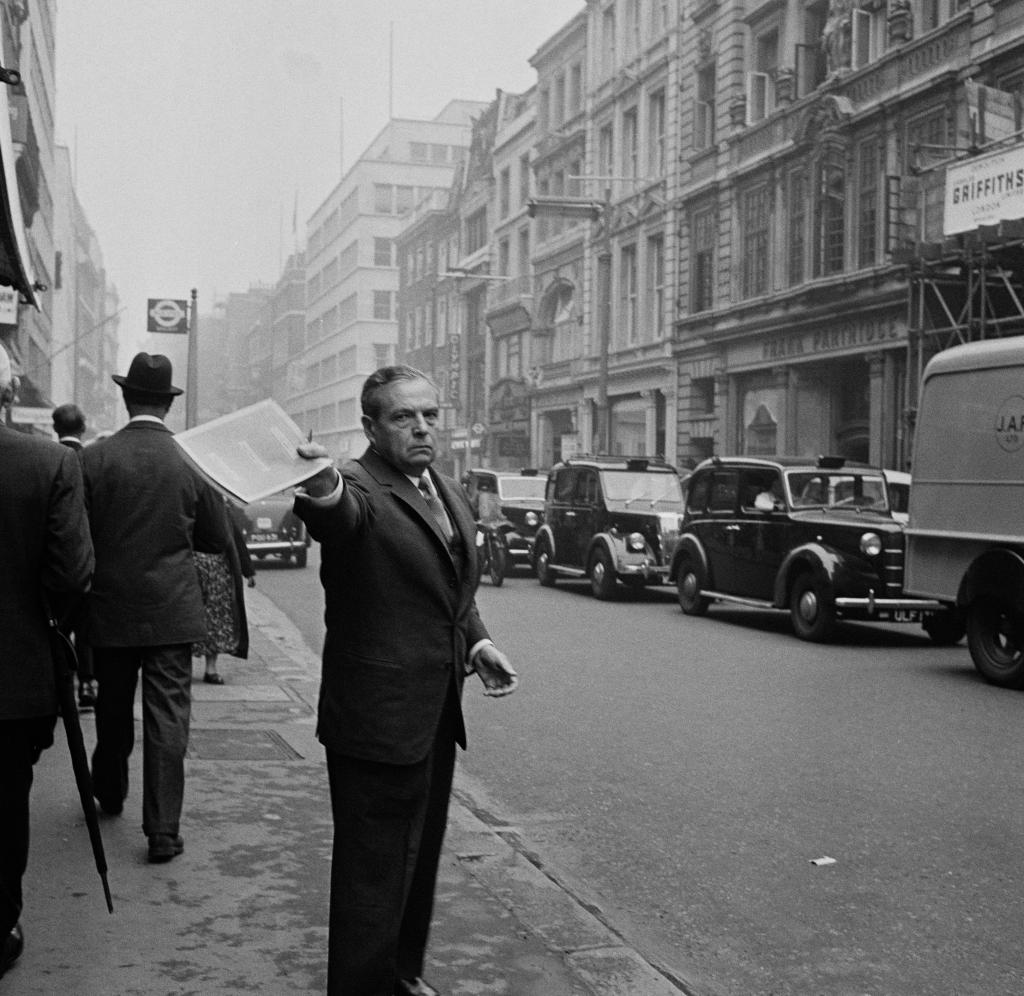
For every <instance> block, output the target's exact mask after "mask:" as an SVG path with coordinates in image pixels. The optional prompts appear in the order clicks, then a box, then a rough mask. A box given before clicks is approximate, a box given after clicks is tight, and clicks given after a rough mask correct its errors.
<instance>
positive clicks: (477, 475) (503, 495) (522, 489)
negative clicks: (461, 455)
mask: <svg viewBox="0 0 1024 996" xmlns="http://www.w3.org/2000/svg"><path fill="white" fill-rule="evenodd" d="M546 480H547V478H546V475H542V474H539V473H538V472H537V470H536V469H534V468H524V469H523V470H486V469H483V468H474V469H472V470H469V471H467V472H466V475H465V477H464V478H463V485H464V487H465V489H466V494H468V495H469V502H470V504H471V505H472V506H473V514H474V515H475V516H476V518H477V521H478V522H481V523H483V524H484V525H486V526H488V527H490V528H494V529H497V530H498V532H500V534H501V535H502V536H503V537H504V540H505V548H506V552H507V562H508V564H509V566H513V567H529V566H530V563H531V561H532V556H533V540H534V537H535V536H536V535H537V529H538V528H539V526H540V524H541V522H543V521H544V485H545V483H546Z"/></svg>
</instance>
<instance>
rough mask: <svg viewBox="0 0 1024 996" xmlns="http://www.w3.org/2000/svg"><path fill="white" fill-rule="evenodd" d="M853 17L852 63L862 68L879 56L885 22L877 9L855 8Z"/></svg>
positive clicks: (851, 25)
mask: <svg viewBox="0 0 1024 996" xmlns="http://www.w3.org/2000/svg"><path fill="white" fill-rule="evenodd" d="M851 17H852V20H851V22H850V28H851V52H850V64H851V66H852V67H853V68H854V69H860V68H861V67H862V66H866V65H867V64H868V63H869V62H874V61H875V59H877V58H878V55H879V52H880V51H881V48H882V44H881V39H882V37H883V31H884V29H885V22H884V21H883V19H882V18H881V17H880V16H879V15H878V13H877V12H876V11H869V10H854V11H852V13H851Z"/></svg>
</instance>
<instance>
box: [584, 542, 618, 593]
mask: <svg viewBox="0 0 1024 996" xmlns="http://www.w3.org/2000/svg"><path fill="white" fill-rule="evenodd" d="M589 573H590V590H591V591H592V592H593V593H594V597H595V598H600V599H601V600H602V601H605V602H606V601H608V599H609V598H614V597H615V589H616V583H617V581H616V577H615V568H614V567H613V566H612V561H611V558H610V557H609V556H608V554H607V553H606V552H605V551H604V550H598V551H597V553H595V554H594V555H593V557H591V558H590V571H589Z"/></svg>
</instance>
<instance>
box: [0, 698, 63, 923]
mask: <svg viewBox="0 0 1024 996" xmlns="http://www.w3.org/2000/svg"><path fill="white" fill-rule="evenodd" d="M56 721H57V717H56V716H38V717H33V718H31V719H3V720H0V745H2V746H0V939H2V938H5V937H6V936H7V935H8V934H9V933H10V932H11V928H12V927H13V926H14V925H15V924H16V923H17V922H18V918H19V917H20V916H21V907H22V894H21V880H22V878H23V877H24V875H25V869H26V868H27V867H28V840H29V816H28V797H29V792H30V791H31V789H32V767H33V765H34V764H35V763H36V761H38V760H39V755H40V754H41V753H42V752H43V750H44V749H45V748H47V747H49V746H50V745H51V744H52V743H53V727H54V724H55V723H56Z"/></svg>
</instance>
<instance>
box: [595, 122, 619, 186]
mask: <svg viewBox="0 0 1024 996" xmlns="http://www.w3.org/2000/svg"><path fill="white" fill-rule="evenodd" d="M614 143H615V131H614V129H613V128H612V126H611V124H606V125H602V126H601V130H600V131H599V132H598V134H597V158H598V173H599V174H600V175H601V176H602V177H609V176H613V175H614V174H615V144H614Z"/></svg>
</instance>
